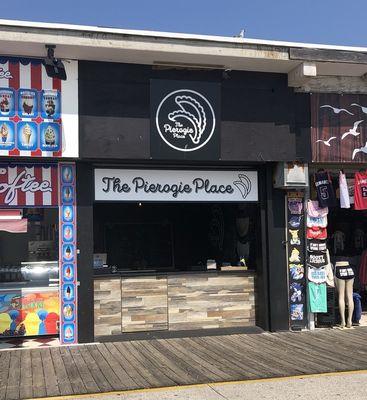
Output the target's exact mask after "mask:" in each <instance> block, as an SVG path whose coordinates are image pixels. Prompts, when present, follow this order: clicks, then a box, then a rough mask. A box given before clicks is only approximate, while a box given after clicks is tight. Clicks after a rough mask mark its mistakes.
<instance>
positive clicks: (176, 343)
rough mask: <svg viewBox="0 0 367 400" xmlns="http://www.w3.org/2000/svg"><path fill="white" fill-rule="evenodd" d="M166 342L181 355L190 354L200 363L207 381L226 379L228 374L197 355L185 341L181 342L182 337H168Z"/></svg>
mask: <svg viewBox="0 0 367 400" xmlns="http://www.w3.org/2000/svg"><path fill="white" fill-rule="evenodd" d="M166 343H168V344H170V345H171V346H172V347H174V348H175V349H176V351H177V352H178V353H179V354H180V357H187V356H188V354H189V355H190V358H191V359H192V360H193V361H194V362H196V363H197V364H198V365H200V367H201V368H202V371H203V372H205V375H206V378H207V381H210V379H212V380H214V381H224V380H226V377H227V374H225V373H223V372H222V371H220V370H219V369H218V368H217V367H216V366H215V365H212V364H211V363H210V362H208V361H206V360H205V359H203V358H201V357H199V356H198V355H196V354H195V353H194V352H193V351H192V350H190V349H189V348H188V347H187V346H186V345H185V343H182V342H180V339H166Z"/></svg>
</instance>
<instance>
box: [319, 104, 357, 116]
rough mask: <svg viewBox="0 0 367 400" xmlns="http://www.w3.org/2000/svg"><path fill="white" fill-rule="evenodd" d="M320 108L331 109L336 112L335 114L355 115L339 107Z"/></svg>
mask: <svg viewBox="0 0 367 400" xmlns="http://www.w3.org/2000/svg"><path fill="white" fill-rule="evenodd" d="M320 108H331V109H332V110H333V111H334V114H340V113H341V112H346V113H348V114H350V115H354V114H353V113H351V112H350V111H348V110H347V109H345V108H337V107H333V106H330V105H329V104H325V105H323V106H320Z"/></svg>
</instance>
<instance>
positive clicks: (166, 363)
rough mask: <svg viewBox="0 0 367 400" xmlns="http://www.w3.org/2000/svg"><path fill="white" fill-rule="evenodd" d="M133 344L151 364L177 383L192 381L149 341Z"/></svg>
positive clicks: (182, 383)
mask: <svg viewBox="0 0 367 400" xmlns="http://www.w3.org/2000/svg"><path fill="white" fill-rule="evenodd" d="M135 345H136V346H137V347H138V348H139V350H140V351H142V352H143V353H144V354H145V356H146V357H147V358H149V360H150V361H151V363H152V364H154V365H155V366H156V368H157V369H160V370H161V371H162V372H164V374H165V375H166V376H168V377H169V378H170V379H172V380H173V381H174V382H175V383H176V384H178V385H184V384H187V383H193V382H194V381H193V379H192V377H191V376H190V375H189V374H187V373H186V372H185V371H184V370H182V369H181V368H180V367H179V365H177V364H173V363H172V362H171V361H170V359H169V358H167V357H166V356H165V355H164V354H163V353H162V352H160V351H157V349H156V348H155V347H154V346H153V345H152V343H151V341H150V340H149V341H147V340H142V341H140V342H135Z"/></svg>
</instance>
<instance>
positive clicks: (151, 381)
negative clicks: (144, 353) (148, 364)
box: [115, 342, 161, 388]
mask: <svg viewBox="0 0 367 400" xmlns="http://www.w3.org/2000/svg"><path fill="white" fill-rule="evenodd" d="M115 346H116V348H117V349H118V351H119V352H120V354H121V356H122V357H125V358H126V359H127V360H128V362H129V363H130V364H131V365H132V367H133V368H135V369H136V371H137V372H138V373H139V374H140V375H141V376H142V377H143V378H144V380H146V381H147V382H148V386H145V387H146V388H148V387H159V386H161V385H160V379H159V376H157V375H156V374H154V371H150V370H149V369H146V368H145V367H144V365H143V364H141V363H140V359H139V358H137V357H135V354H134V353H135V350H134V349H132V351H130V350H131V349H130V347H129V346H128V343H127V342H121V343H115Z"/></svg>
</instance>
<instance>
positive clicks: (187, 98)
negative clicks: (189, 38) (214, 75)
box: [150, 80, 220, 160]
mask: <svg viewBox="0 0 367 400" xmlns="http://www.w3.org/2000/svg"><path fill="white" fill-rule="evenodd" d="M150 98H151V154H152V157H153V158H166V159H167V158H172V159H214V160H215V159H218V158H219V144H220V142H219V133H220V130H219V123H220V101H219V100H220V85H219V84H217V83H207V82H191V81H190V82H188V81H167V80H152V81H151V95H150Z"/></svg>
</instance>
